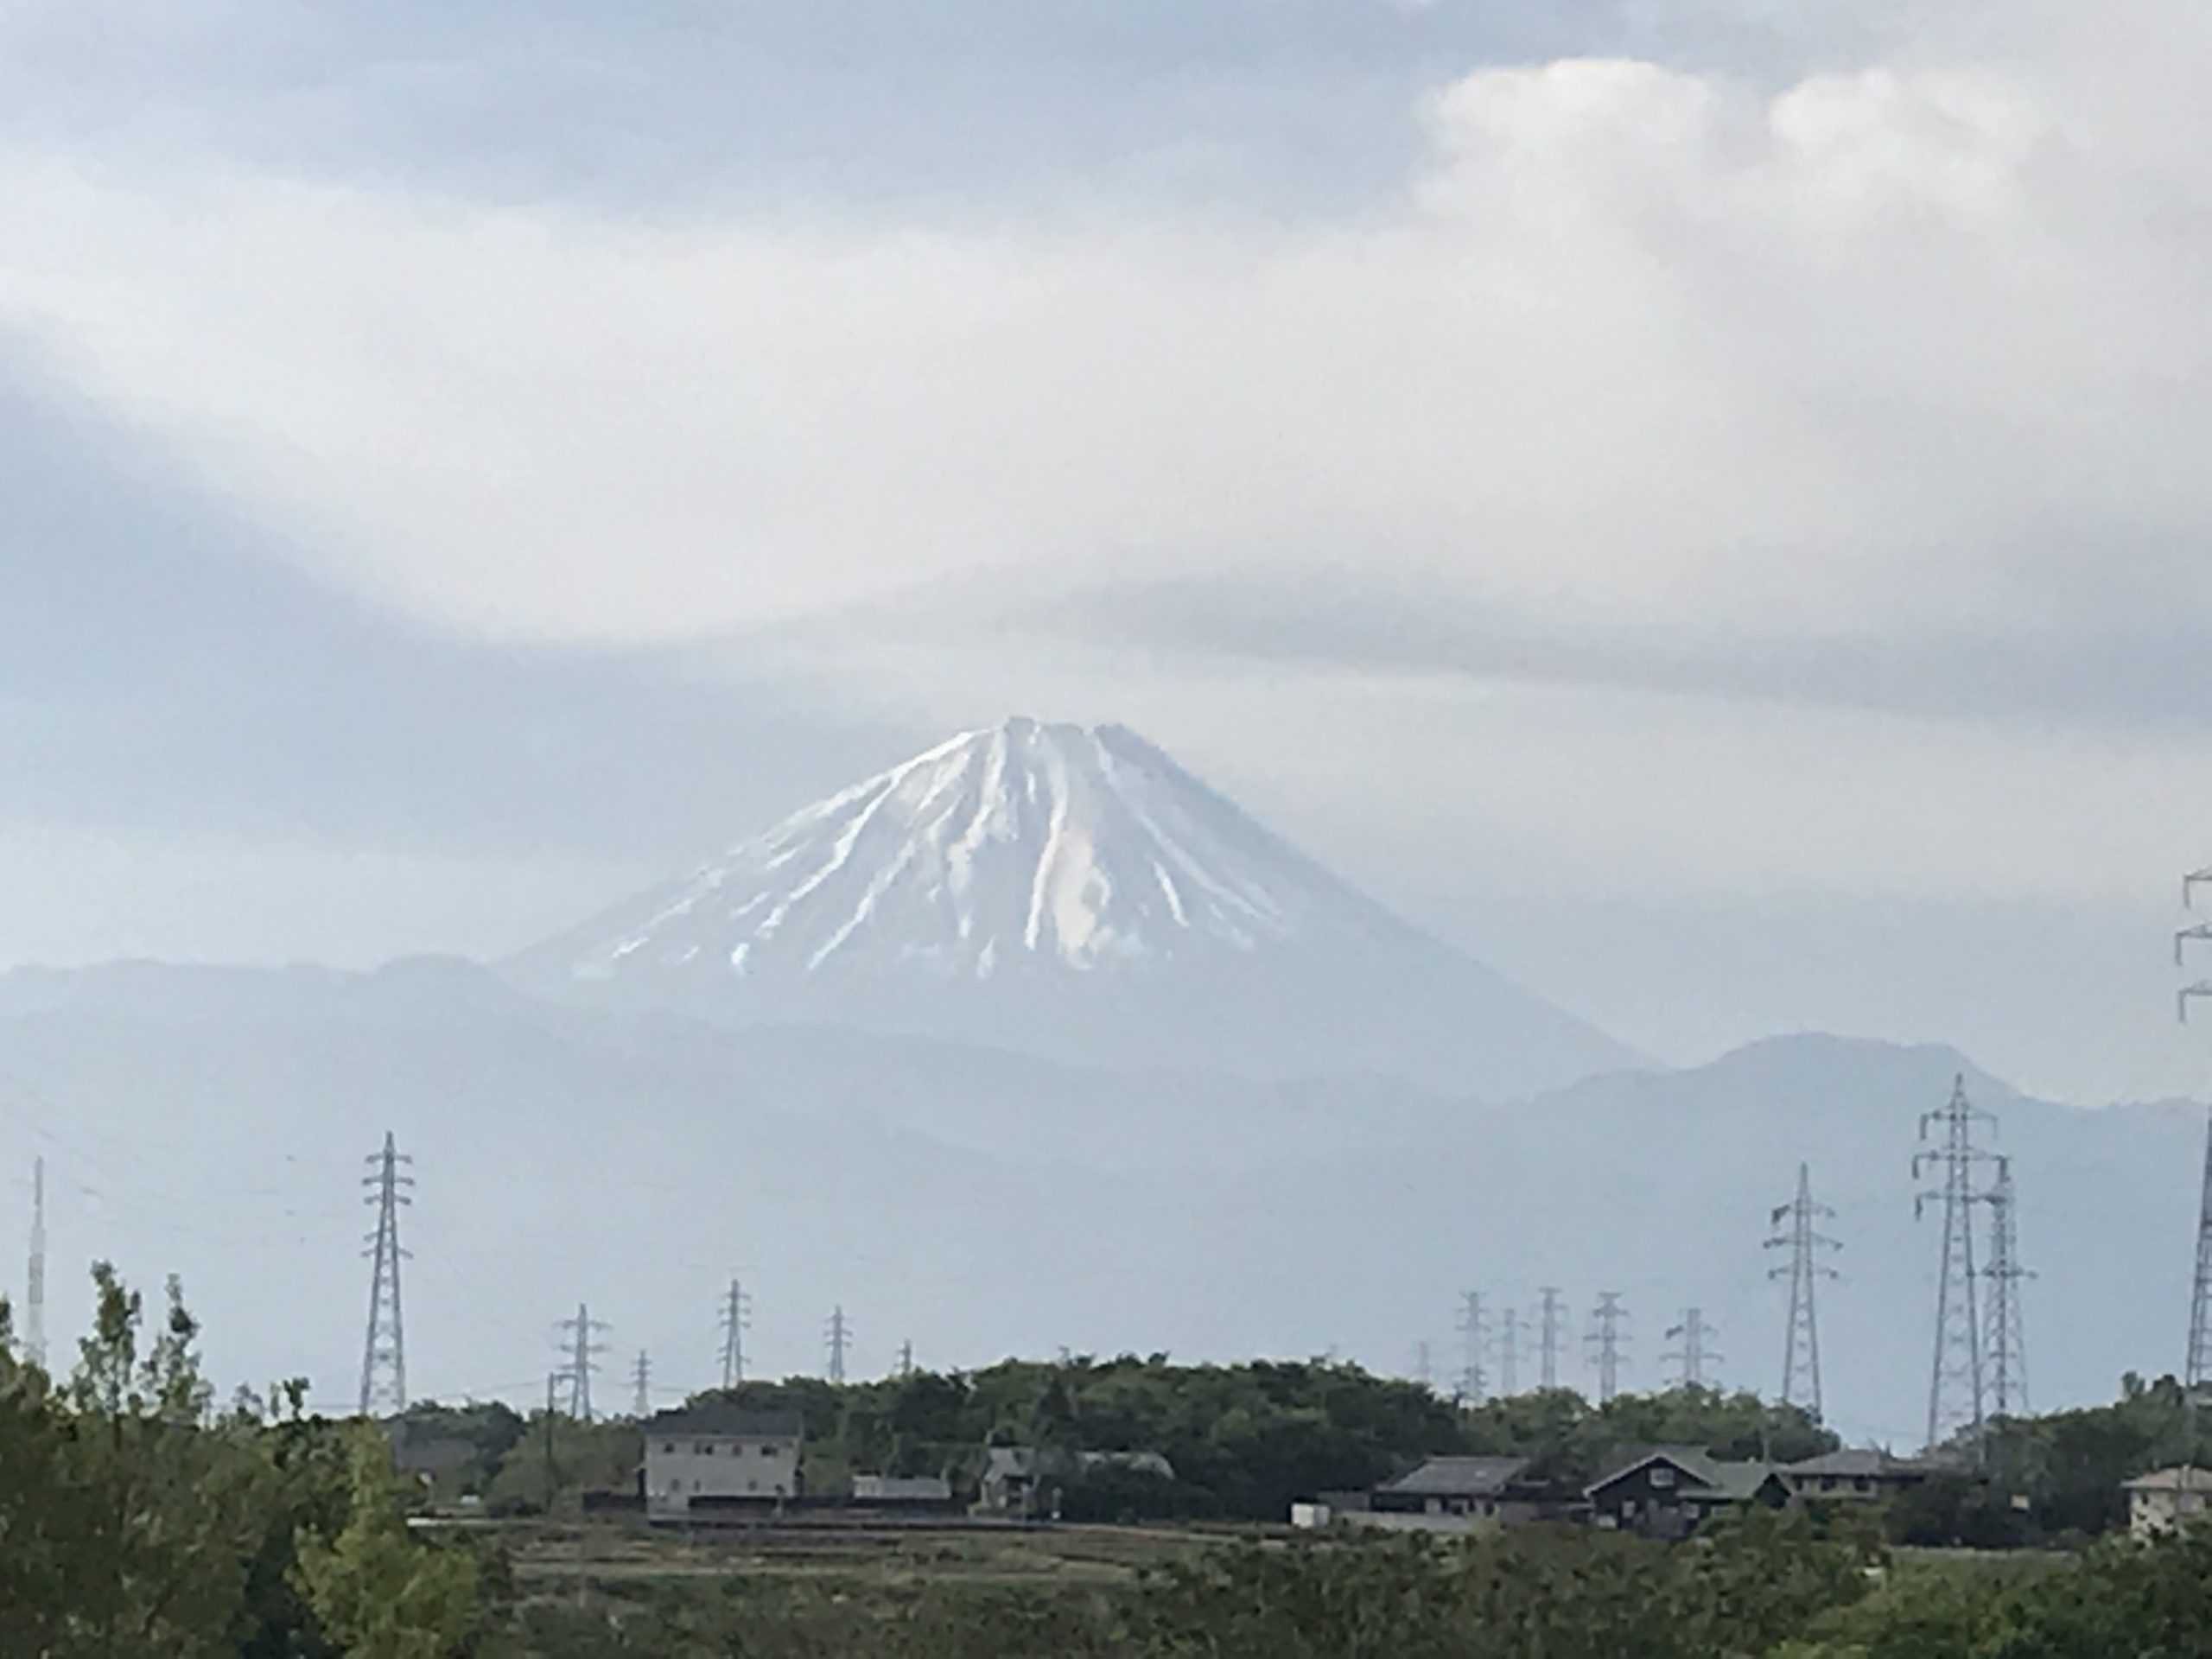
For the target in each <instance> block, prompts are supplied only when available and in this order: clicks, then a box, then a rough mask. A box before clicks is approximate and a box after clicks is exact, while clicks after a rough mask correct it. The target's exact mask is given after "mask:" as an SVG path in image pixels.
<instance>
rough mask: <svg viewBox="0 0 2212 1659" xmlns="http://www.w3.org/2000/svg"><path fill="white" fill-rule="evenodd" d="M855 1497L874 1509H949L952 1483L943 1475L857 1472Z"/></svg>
mask: <svg viewBox="0 0 2212 1659" xmlns="http://www.w3.org/2000/svg"><path fill="white" fill-rule="evenodd" d="M852 1497H853V1502H854V1503H856V1504H860V1505H862V1506H864V1507H867V1508H870V1509H887V1510H949V1509H950V1508H951V1507H952V1483H951V1482H950V1481H949V1480H947V1479H946V1478H944V1476H943V1475H911V1476H901V1475H855V1476H854V1477H853V1487H852Z"/></svg>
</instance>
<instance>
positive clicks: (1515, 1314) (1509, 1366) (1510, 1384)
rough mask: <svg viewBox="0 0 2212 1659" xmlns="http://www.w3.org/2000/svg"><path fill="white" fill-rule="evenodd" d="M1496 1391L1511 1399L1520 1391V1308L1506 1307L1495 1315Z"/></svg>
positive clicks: (1504, 1397)
mask: <svg viewBox="0 0 2212 1659" xmlns="http://www.w3.org/2000/svg"><path fill="white" fill-rule="evenodd" d="M1497 1392H1498V1395H1499V1397H1500V1398H1502V1399H1507V1400H1510V1399H1511V1398H1512V1397H1513V1396H1514V1395H1516V1394H1518V1393H1520V1392H1521V1310H1520V1309H1519V1308H1517V1307H1508V1308H1507V1309H1506V1310H1505V1311H1504V1312H1503V1313H1500V1314H1499V1315H1498V1316H1497Z"/></svg>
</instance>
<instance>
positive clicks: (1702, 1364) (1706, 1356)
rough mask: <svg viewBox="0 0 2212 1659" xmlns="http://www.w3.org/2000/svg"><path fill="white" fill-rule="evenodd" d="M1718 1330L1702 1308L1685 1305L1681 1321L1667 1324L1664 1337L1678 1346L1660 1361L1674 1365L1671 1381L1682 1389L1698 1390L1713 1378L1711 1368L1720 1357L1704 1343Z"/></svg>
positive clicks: (1717, 1334) (1716, 1333)
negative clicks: (1679, 1384)
mask: <svg viewBox="0 0 2212 1659" xmlns="http://www.w3.org/2000/svg"><path fill="white" fill-rule="evenodd" d="M1719 1334H1720V1333H1719V1332H1718V1331H1715V1330H1714V1329H1713V1327H1712V1326H1711V1325H1707V1323H1706V1322H1705V1310H1704V1309H1703V1308H1701V1307H1686V1308H1684V1309H1683V1310H1682V1318H1681V1323H1680V1324H1679V1325H1669V1326H1668V1327H1667V1340H1668V1341H1669V1342H1675V1343H1680V1344H1681V1346H1680V1347H1679V1348H1676V1349H1675V1350H1674V1351H1672V1352H1671V1353H1668V1354H1665V1355H1662V1357H1661V1358H1662V1362H1663V1363H1666V1364H1669V1365H1672V1366H1673V1367H1674V1368H1675V1381H1676V1382H1678V1383H1681V1385H1682V1386H1683V1387H1684V1388H1686V1389H1702V1388H1704V1387H1706V1386H1707V1385H1708V1384H1709V1383H1711V1382H1712V1380H1713V1376H1712V1369H1711V1368H1712V1367H1713V1365H1714V1364H1715V1363H1718V1362H1719V1359H1720V1358H1721V1357H1722V1356H1720V1355H1719V1354H1717V1353H1715V1352H1714V1351H1713V1349H1712V1348H1711V1347H1709V1346H1708V1345H1707V1339H1708V1338H1713V1337H1717V1336H1719Z"/></svg>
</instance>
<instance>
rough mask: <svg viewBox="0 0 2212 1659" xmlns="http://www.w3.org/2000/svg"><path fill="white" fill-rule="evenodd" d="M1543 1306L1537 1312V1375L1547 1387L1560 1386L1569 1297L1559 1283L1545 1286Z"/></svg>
mask: <svg viewBox="0 0 2212 1659" xmlns="http://www.w3.org/2000/svg"><path fill="white" fill-rule="evenodd" d="M1543 1297H1544V1300H1543V1306H1542V1307H1541V1309H1540V1310H1539V1311H1538V1313H1537V1316H1536V1317H1537V1321H1538V1324H1537V1337H1536V1344H1537V1347H1536V1351H1537V1354H1538V1357H1539V1367H1540V1369H1539V1370H1538V1371H1537V1376H1539V1377H1540V1378H1541V1381H1542V1385H1543V1386H1544V1387H1545V1388H1546V1389H1556V1388H1557V1387H1559V1356H1560V1346H1561V1344H1562V1340H1563V1336H1562V1333H1563V1332H1564V1331H1565V1329H1566V1319H1567V1299H1566V1298H1565V1297H1564V1296H1563V1295H1562V1294H1560V1288H1559V1287H1558V1286H1557V1285H1546V1286H1545V1287H1544V1288H1543Z"/></svg>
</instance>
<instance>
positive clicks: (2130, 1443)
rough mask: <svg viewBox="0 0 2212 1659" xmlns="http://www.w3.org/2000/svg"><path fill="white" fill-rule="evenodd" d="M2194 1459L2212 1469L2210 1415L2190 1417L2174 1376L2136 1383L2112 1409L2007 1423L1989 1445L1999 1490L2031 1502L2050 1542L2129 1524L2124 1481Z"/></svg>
mask: <svg viewBox="0 0 2212 1659" xmlns="http://www.w3.org/2000/svg"><path fill="white" fill-rule="evenodd" d="M2200 1418H2201V1419H2202V1421H2199V1419H2200ZM2191 1460H2194V1461H2195V1462H2196V1463H2198V1464H2200V1465H2212V1412H2197V1411H2192V1410H2191V1409H2190V1405H2189V1402H2188V1397H2187V1395H2186V1393H2185V1391H2184V1390H2183V1388H2182V1386H2181V1384H2180V1383H2177V1382H2176V1381H2175V1380H2174V1379H2173V1378H2172V1377H2171V1376H2168V1377H2162V1378H2160V1379H2159V1380H2158V1382H2156V1383H2147V1384H2146V1383H2144V1382H2143V1381H2142V1380H2141V1379H2140V1378H2138V1377H2133V1376H2130V1377H2128V1378H2127V1379H2126V1381H2125V1383H2124V1384H2123V1387H2122V1389H2121V1397H2120V1399H2119V1400H2118V1401H2117V1402H2114V1403H2113V1404H2112V1405H2108V1406H2096V1407H2091V1408H2084V1409H2081V1410H2076V1411H2060V1412H2053V1413H2050V1414H2048V1415H2046V1416H2042V1417H2021V1418H2005V1419H2003V1420H2001V1421H1999V1422H1998V1423H1996V1424H1994V1425H1993V1426H1992V1427H1991V1429H1990V1430H1989V1434H1988V1442H1987V1462H1988V1467H1989V1469H1990V1471H1991V1473H1992V1474H1993V1477H1994V1478H1995V1480H1996V1483H1997V1485H1998V1488H1999V1491H2004V1492H2007V1493H2015V1492H2016V1493H2018V1494H2020V1495H2021V1496H2023V1497H2026V1498H2027V1499H2028V1500H2029V1503H2030V1508H2031V1515H2032V1516H2033V1519H2034V1522H2035V1525H2036V1527H2037V1530H2038V1531H2039V1532H2040V1533H2041V1534H2042V1535H2044V1536H2049V1537H2055V1536H2058V1535H2062V1534H2065V1533H2069V1532H2072V1533H2100V1532H2107V1531H2109V1530H2111V1529H2113V1528H2115V1527H2119V1526H2121V1525H2123V1524H2125V1522H2126V1518H2127V1507H2126V1498H2125V1497H2124V1496H2123V1494H2122V1493H2121V1491H2120V1485H2121V1483H2122V1482H2124V1481H2126V1480H2128V1479H2130V1478H2133V1477H2134V1476H2136V1475H2139V1474H2142V1473H2143V1472H2145V1471H2146V1470H2151V1469H2158V1468H2164V1467H2168V1466H2170V1465H2174V1464H2178V1463H2183V1462H2188V1461H2191Z"/></svg>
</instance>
